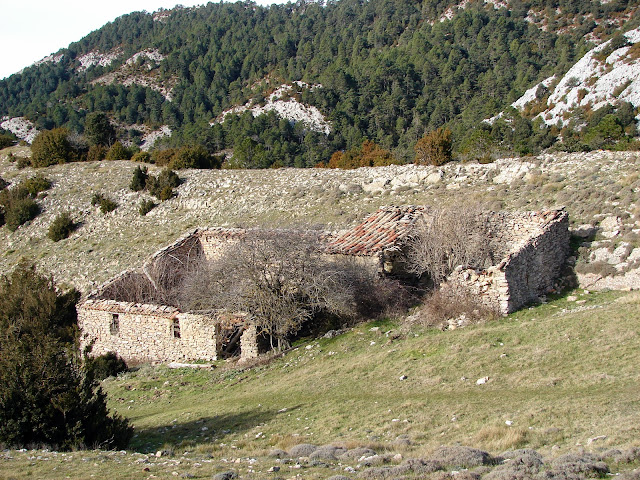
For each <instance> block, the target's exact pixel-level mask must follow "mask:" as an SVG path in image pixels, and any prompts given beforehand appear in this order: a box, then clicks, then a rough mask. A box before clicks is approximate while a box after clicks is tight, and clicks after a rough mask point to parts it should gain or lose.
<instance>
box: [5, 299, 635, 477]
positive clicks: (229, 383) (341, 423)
mask: <svg viewBox="0 0 640 480" xmlns="http://www.w3.org/2000/svg"><path fill="white" fill-rule="evenodd" d="M577 295H578V297H579V301H580V302H581V301H582V300H585V301H586V302H584V303H580V304H578V303H576V302H572V301H567V299H566V298H560V299H556V300H553V301H551V302H550V303H549V304H546V305H542V306H538V307H535V308H531V309H528V310H524V311H522V312H519V313H516V314H513V315H511V316H509V317H506V318H503V319H500V320H497V321H492V322H489V323H485V324H481V325H475V326H470V327H466V328H463V329H457V330H453V331H446V332H442V331H440V330H436V329H426V328H424V327H421V326H417V325H414V326H411V327H402V326H401V325H399V324H394V323H393V322H390V321H389V322H385V323H376V324H365V325H361V326H358V327H356V328H355V329H353V330H352V331H350V332H348V333H346V334H344V335H342V336H339V337H336V338H334V339H330V340H327V339H321V340H314V341H310V342H308V343H303V344H301V345H299V346H298V347H297V348H296V349H295V350H293V351H292V352H290V353H288V354H287V355H285V356H284V357H282V358H280V359H276V360H274V361H272V362H271V363H270V364H268V365H262V366H257V367H255V368H253V369H244V370H243V369H238V368H235V366H232V365H228V364H224V362H221V363H220V364H219V366H218V368H216V369H214V370H213V371H202V370H200V371H193V370H188V369H184V370H169V369H167V368H165V367H149V366H146V367H143V368H141V369H140V370H138V371H137V372H134V373H129V374H126V375H124V376H121V377H119V378H117V379H109V380H107V381H105V383H104V386H105V388H106V390H107V391H108V393H109V396H110V399H111V405H112V407H113V408H114V409H115V410H117V411H118V412H120V413H122V414H123V415H126V416H127V417H129V418H130V419H131V421H132V422H133V424H134V425H135V427H136V431H137V434H136V437H135V438H134V441H133V444H132V447H133V449H134V450H135V451H137V452H142V453H153V452H155V451H156V450H158V449H170V450H173V452H174V454H175V456H173V457H170V458H169V459H167V458H165V457H162V458H159V459H156V458H155V457H152V458H151V462H150V463H148V464H147V463H145V464H144V465H143V464H140V463H136V460H138V459H139V458H146V457H142V456H141V455H140V454H126V455H125V454H117V453H104V452H75V453H73V454H70V455H71V456H72V458H75V459H76V460H78V459H80V458H86V459H87V460H85V461H84V462H82V461H68V460H67V461H65V460H64V459H63V458H62V457H61V456H60V454H58V455H57V456H55V455H54V456H52V454H50V453H49V454H42V453H30V452H26V453H17V452H11V456H13V457H15V458H14V460H11V461H9V460H3V459H2V457H0V478H3V477H2V475H3V474H4V475H5V476H6V478H8V477H9V476H13V477H15V478H26V477H28V476H29V474H31V475H42V476H46V477H47V478H65V476H66V475H70V474H71V476H72V477H78V478H89V475H90V474H92V473H93V474H96V475H99V474H100V473H101V472H102V473H105V472H107V471H109V472H111V474H112V475H114V474H115V475H117V476H118V478H148V475H149V473H148V472H144V470H143V468H144V466H145V465H147V466H148V468H150V469H151V472H152V473H154V474H156V475H160V476H161V477H162V476H163V475H166V476H170V475H171V473H172V472H174V471H175V472H177V473H178V474H182V473H185V472H189V473H191V474H193V475H195V476H196V478H210V475H211V474H212V473H215V472H218V471H222V470H228V469H229V468H230V467H232V468H233V469H235V470H237V471H238V472H239V473H240V474H241V475H242V476H243V477H246V478H260V475H259V474H258V473H255V474H252V473H251V470H254V471H255V472H260V471H262V472H266V470H267V468H269V467H270V466H272V465H274V463H273V460H272V459H271V460H270V459H268V458H266V454H267V452H268V451H269V450H271V449H272V448H274V447H277V448H283V449H285V450H286V449H288V448H290V447H291V446H292V445H295V444H298V443H316V444H325V443H334V444H341V445H346V446H348V447H354V446H361V445H363V446H371V447H373V448H374V449H376V450H378V451H379V452H380V451H389V452H394V453H395V452H400V453H401V454H402V455H403V456H405V457H413V456H425V455H428V454H429V453H430V452H431V451H433V450H434V449H435V448H436V447H438V446H439V445H453V444H462V445H471V446H474V447H478V448H482V449H486V450H488V451H490V452H492V453H494V454H497V453H500V452H501V451H503V450H506V449H513V448H523V447H531V448H535V449H538V450H539V451H540V452H542V453H543V454H545V455H557V454H559V453H563V452H567V451H576V450H577V449H578V448H579V447H577V445H582V446H585V448H587V449H588V450H600V449H606V448H611V447H614V446H615V447H628V446H631V445H634V444H635V445H637V438H639V437H640V426H639V425H640V421H639V420H640V418H639V414H638V412H640V397H639V396H638V384H639V381H640V373H639V372H638V369H637V365H638V363H639V362H640V336H639V335H638V332H639V331H640V315H638V311H639V307H640V295H639V294H638V293H627V294H622V293H600V294H583V293H582V291H580V292H579V293H577ZM374 326H378V327H379V329H378V330H377V331H376V330H372V327H374ZM388 330H394V331H395V332H402V333H403V336H402V337H401V338H399V339H396V340H391V339H390V338H391V337H392V336H393V335H391V336H387V335H385V333H384V332H386V331H388ZM374 342H375V343H374ZM401 375H406V376H407V377H408V378H407V379H406V380H400V376H401ZM484 376H488V377H489V381H488V382H487V383H486V384H485V385H477V384H476V380H477V379H478V378H480V377H484ZM463 378H464V379H463ZM285 408H286V411H283V409H285ZM454 417H455V418H454ZM507 420H510V421H512V422H513V424H512V425H511V426H507V425H506V424H505V421H507ZM204 427H206V428H204ZM399 435H408V438H410V440H411V442H412V443H411V445H409V446H407V445H399V444H398V443H397V441H396V438H397V437H398V436H399ZM600 435H606V437H607V438H606V439H604V440H598V441H596V442H594V443H593V444H591V445H589V444H588V439H590V438H593V437H596V436H600ZM185 451H188V452H190V453H188V454H187V455H182V454H183V452H185ZM38 454H39V455H44V456H45V457H47V458H50V460H49V461H46V462H45V461H42V460H41V461H37V459H33V460H28V457H29V456H31V457H35V456H37V455H38ZM251 457H255V458H257V461H256V463H255V464H251V463H250V462H248V461H247V459H248V458H251ZM65 458H68V457H65ZM235 458H240V459H244V460H240V461H239V463H234V464H233V465H228V464H227V463H226V462H228V461H232V459H235ZM141 461H143V460H141ZM178 461H179V462H180V463H179V464H177V463H176V462H178ZM195 463H198V464H199V465H200V466H194V464H195ZM354 464H355V462H354ZM54 466H55V467H56V470H54V469H53V467H54ZM283 468H286V469H287V470H288V469H289V468H290V467H283ZM336 468H337V467H336ZM627 468H628V467H627ZM614 471H615V470H614ZM329 472H330V471H329ZM282 473H284V474H285V475H287V474H288V473H290V474H295V473H296V471H295V470H292V471H291V472H288V471H283V472H282ZM297 473H299V472H297ZM335 473H336V472H331V473H328V471H327V469H326V468H325V469H322V468H315V469H314V468H310V469H306V470H304V471H303V474H304V478H327V477H329V476H330V475H333V474H335ZM352 476H353V475H352Z"/></svg>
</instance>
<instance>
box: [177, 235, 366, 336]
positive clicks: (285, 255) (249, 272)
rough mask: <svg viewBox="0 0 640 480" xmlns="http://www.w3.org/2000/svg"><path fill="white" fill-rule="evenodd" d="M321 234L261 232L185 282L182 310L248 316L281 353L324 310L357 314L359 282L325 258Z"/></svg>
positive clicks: (243, 241)
mask: <svg viewBox="0 0 640 480" xmlns="http://www.w3.org/2000/svg"><path fill="white" fill-rule="evenodd" d="M319 247H320V244H319V235H318V234H316V233H301V232H288V231H270V232H269V231H267V232H255V233H253V234H252V235H251V236H247V237H245V238H244V239H243V240H241V241H240V242H239V243H238V244H235V245H234V246H233V248H230V249H228V251H227V252H226V253H223V255H222V256H221V257H220V258H219V259H218V260H217V261H214V262H212V263H202V264H201V265H200V268H199V269H198V270H196V271H194V272H193V273H192V274H191V275H189V276H188V277H187V278H185V281H184V285H183V290H182V294H181V302H180V303H181V307H182V308H184V309H186V310H210V309H213V308H222V309H224V310H226V311H229V312H246V313H248V314H249V316H250V318H251V321H252V323H253V324H254V325H256V326H257V327H258V328H259V329H260V330H261V331H262V332H264V333H265V334H267V335H268V336H269V338H270V339H271V342H272V347H274V345H273V341H274V339H275V341H276V342H277V347H278V348H283V347H286V346H287V338H288V337H289V336H290V335H292V334H294V333H296V332H297V331H298V330H299V329H300V327H301V326H302V324H303V323H305V322H306V321H307V320H309V319H311V318H312V317H313V316H314V315H315V314H316V313H318V312H320V311H324V312H329V313H331V314H335V315H342V316H350V315H354V314H355V312H356V310H357V309H356V298H355V291H356V282H357V277H356V276H354V275H353V272H352V271H351V269H350V268H349V266H347V265H345V264H344V262H338V261H331V260H329V259H327V258H326V257H325V256H324V255H322V253H321V248H319Z"/></svg>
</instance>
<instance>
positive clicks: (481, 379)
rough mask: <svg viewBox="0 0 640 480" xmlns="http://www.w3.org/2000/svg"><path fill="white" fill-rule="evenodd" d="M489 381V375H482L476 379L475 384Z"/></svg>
mask: <svg viewBox="0 0 640 480" xmlns="http://www.w3.org/2000/svg"><path fill="white" fill-rule="evenodd" d="M488 381H489V377H482V378H479V379H478V380H476V385H484V384H485V383H487V382H488Z"/></svg>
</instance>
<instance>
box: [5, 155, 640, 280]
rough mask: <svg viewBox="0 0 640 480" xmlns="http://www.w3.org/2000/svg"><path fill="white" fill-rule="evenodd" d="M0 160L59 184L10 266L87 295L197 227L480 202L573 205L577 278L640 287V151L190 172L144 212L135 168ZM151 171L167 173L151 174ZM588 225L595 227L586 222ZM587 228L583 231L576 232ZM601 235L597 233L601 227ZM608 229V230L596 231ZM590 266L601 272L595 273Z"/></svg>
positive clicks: (353, 217)
mask: <svg viewBox="0 0 640 480" xmlns="http://www.w3.org/2000/svg"><path fill="white" fill-rule="evenodd" d="M20 149H23V154H28V148H26V147H13V148H12V149H9V150H4V151H3V152H2V153H0V177H2V178H4V179H5V180H7V181H11V182H13V183H17V182H19V180H20V179H24V178H29V177H32V176H34V175H35V174H36V173H39V174H42V175H44V176H46V177H47V178H49V179H50V180H52V181H53V187H52V188H51V189H50V190H49V191H47V192H46V194H45V195H44V198H41V199H40V200H39V201H38V202H39V204H40V205H41V207H42V213H41V214H40V215H39V216H38V217H36V218H35V219H34V220H33V221H32V222H30V223H28V224H26V225H23V226H22V227H20V228H18V230H17V231H15V232H9V231H8V230H7V227H6V226H5V227H2V228H0V251H2V252H3V254H2V255H1V256H0V269H1V270H2V271H7V270H9V269H11V268H12V267H13V266H14V265H15V264H16V263H17V262H18V261H19V260H20V259H21V258H23V257H27V258H30V259H32V261H35V262H37V263H38V264H39V265H41V266H42V267H43V269H44V270H46V271H49V272H51V273H52V274H54V275H55V277H56V279H58V280H59V281H61V282H65V283H67V284H73V285H75V286H77V287H78V288H80V289H81V290H83V291H85V292H87V291H88V290H90V289H91V288H92V287H95V286H96V285H97V284H99V283H101V282H103V281H105V280H107V279H108V278H110V277H112V276H113V275H115V274H117V273H119V272H121V271H123V270H125V269H128V268H131V267H133V266H138V265H140V264H142V262H143V260H144V259H145V258H146V257H147V256H149V255H151V254H152V253H154V252H155V251H156V250H158V249H159V248H161V247H163V246H165V245H167V244H169V243H171V242H173V241H174V240H175V239H176V238H178V237H180V236H181V235H183V234H184V233H186V232H187V231H189V230H190V229H193V228H196V227H211V226H240V227H242V226H255V225H269V226H304V227H308V228H309V227H310V228H327V229H329V230H338V229H342V228H346V227H348V226H351V225H353V223H355V222H356V221H357V220H360V219H362V218H364V216H365V215H366V214H368V213H371V212H373V211H375V210H376V209H377V208H378V207H379V206H381V205H393V204H396V205H402V204H414V205H446V204H452V203H455V202H474V201H478V202H482V203H484V204H485V206H486V207H487V208H491V209H494V210H495V209H502V208H505V209H508V210H542V209H547V208H555V207H562V206H564V207H565V208H566V209H567V211H568V212H569V218H570V220H571V222H572V224H573V226H574V227H575V228H576V229H577V233H578V234H579V235H581V236H582V238H581V239H578V240H577V243H576V245H575V247H576V248H577V247H578V246H580V245H582V249H581V250H580V251H578V252H576V254H577V255H579V259H578V264H579V265H581V264H584V265H583V267H584V268H582V269H579V271H581V272H583V273H584V277H583V280H584V283H585V285H588V286H589V288H594V287H596V286H598V282H602V280H599V279H600V277H601V276H602V275H603V274H605V275H611V274H615V276H613V277H610V279H609V280H610V281H611V282H612V283H609V284H607V283H604V284H603V287H609V288H628V287H631V286H636V287H640V275H638V272H639V271H638V267H639V266H640V265H639V263H640V262H639V259H640V250H638V247H640V208H639V207H640V203H639V199H638V192H640V176H639V174H638V167H639V164H640V154H638V153H632V152H619V153H615V152H592V153H583V154H555V155H542V156H539V157H526V158H522V159H504V160H499V161H497V162H495V163H492V164H488V165H480V164H473V163H467V164H458V163H451V164H447V165H445V166H443V167H429V166H416V165H403V166H390V167H381V168H360V169H357V170H346V171H345V170H330V169H291V168H286V169H269V170H181V171H179V174H180V177H181V178H182V179H183V180H184V182H183V184H182V185H180V186H179V187H178V188H177V196H176V197H174V198H172V199H170V200H168V201H166V202H163V203H162V204H160V205H159V206H158V207H157V208H155V209H153V210H152V211H151V212H150V213H148V214H147V215H146V216H144V217H142V216H140V214H139V213H138V208H139V205H140V201H141V200H142V199H148V198H149V196H148V194H146V193H140V192H132V191H130V190H129V183H130V181H131V177H132V173H133V170H134V168H135V166H136V164H135V163H133V162H128V161H115V162H107V161H104V162H86V163H71V164H65V165H55V166H51V167H47V168H44V169H38V170H34V169H32V168H25V169H23V170H19V169H18V168H17V166H16V163H15V162H14V163H12V162H10V161H9V159H8V158H7V155H8V154H7V152H9V151H11V150H12V151H14V152H19V151H20ZM150 171H151V172H152V173H154V172H157V171H158V170H157V169H156V168H153V166H152V168H151V170H150ZM95 192H101V193H103V194H106V195H108V196H110V197H112V198H113V199H114V200H116V201H117V203H118V204H119V206H118V208H117V209H116V210H115V211H113V212H111V213H108V214H102V213H101V212H100V210H99V208H98V207H94V206H92V205H91V198H92V196H93V194H94V193H95ZM63 211H69V212H70V213H71V216H72V217H73V219H74V220H75V221H76V222H78V223H79V228H78V229H77V230H76V231H75V232H74V233H72V235H71V237H70V238H68V239H66V240H61V241H60V242H56V243H54V242H52V241H51V240H50V239H49V238H47V236H46V235H47V229H48V227H49V224H50V223H51V222H52V221H53V219H54V218H55V217H56V215H58V214H59V213H61V212H63ZM583 224H587V226H582V225H583ZM578 227H580V228H578ZM598 229H599V230H598ZM596 232H599V233H596ZM588 262H591V265H590V266H589V265H587V263H588Z"/></svg>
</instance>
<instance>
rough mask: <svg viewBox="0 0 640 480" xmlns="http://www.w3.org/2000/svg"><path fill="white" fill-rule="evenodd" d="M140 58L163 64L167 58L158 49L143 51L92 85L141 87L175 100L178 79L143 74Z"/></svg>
mask: <svg viewBox="0 0 640 480" xmlns="http://www.w3.org/2000/svg"><path fill="white" fill-rule="evenodd" d="M139 58H148V59H150V60H153V61H154V62H161V61H162V60H164V58H165V57H164V55H162V54H161V53H160V51H159V50H157V49H147V50H142V51H141V52H137V53H135V54H133V55H132V56H131V57H130V58H128V59H127V60H126V62H125V63H124V64H123V65H122V66H121V67H120V68H118V69H116V70H115V71H113V72H109V73H107V74H105V75H102V76H101V77H98V78H96V79H95V80H93V82H91V83H92V84H93V85H95V84H102V85H111V84H114V83H116V84H120V85H124V86H125V87H128V86H131V85H140V86H143V87H147V88H150V89H151V90H155V91H156V92H158V93H160V94H161V95H162V96H163V97H164V98H165V99H167V100H168V101H171V100H172V99H173V96H172V92H173V87H174V85H175V84H176V82H177V79H175V78H170V79H162V80H161V79H160V78H158V76H157V75H154V72H141V71H140V69H137V68H136V62H137V60H138V59H139ZM146 67H147V70H148V71H150V70H153V69H154V65H151V64H147V66H146Z"/></svg>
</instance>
